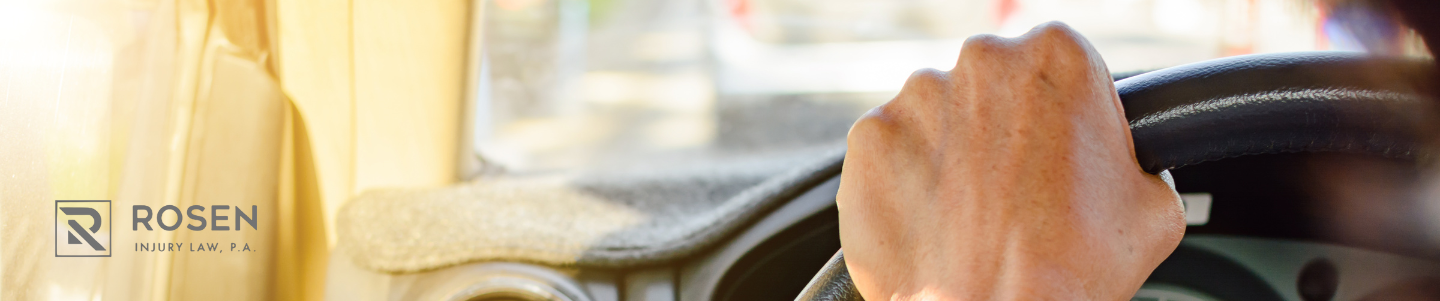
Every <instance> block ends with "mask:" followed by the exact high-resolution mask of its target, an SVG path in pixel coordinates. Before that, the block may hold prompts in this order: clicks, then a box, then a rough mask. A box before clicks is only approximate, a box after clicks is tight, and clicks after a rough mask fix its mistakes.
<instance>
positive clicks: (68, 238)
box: [55, 200, 114, 257]
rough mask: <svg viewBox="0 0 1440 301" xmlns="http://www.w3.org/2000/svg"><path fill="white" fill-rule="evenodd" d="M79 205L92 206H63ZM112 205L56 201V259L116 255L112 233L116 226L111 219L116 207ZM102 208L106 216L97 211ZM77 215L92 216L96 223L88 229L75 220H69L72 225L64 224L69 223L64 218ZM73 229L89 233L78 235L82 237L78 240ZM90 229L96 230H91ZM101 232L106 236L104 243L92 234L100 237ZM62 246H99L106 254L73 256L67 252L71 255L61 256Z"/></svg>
mask: <svg viewBox="0 0 1440 301" xmlns="http://www.w3.org/2000/svg"><path fill="white" fill-rule="evenodd" d="M77 203H90V204H91V205H92V206H90V207H85V206H69V207H66V206H63V205H66V204H77ZM99 203H104V205H99ZM111 205H112V204H111V202H110V200H56V201H55V257H110V256H111V255H112V254H114V248H113V247H112V245H113V244H112V243H111V242H112V238H113V236H112V235H111V233H112V232H113V231H114V227H113V225H114V220H113V219H111V217H113V215H114V207H112V206H111ZM101 206H103V208H105V213H104V214H100V212H98V211H97V210H95V209H96V208H100V207H101ZM67 208H69V209H72V210H65V209H67ZM77 215H78V216H85V215H91V216H92V220H94V222H92V223H91V225H89V226H88V227H87V226H85V225H81V224H80V223H77V222H75V221H74V220H69V222H70V223H65V222H63V221H67V220H66V219H62V217H64V216H77ZM101 219H103V220H101ZM62 224H65V225H62ZM73 227H81V229H80V230H81V231H87V232H84V233H78V234H80V237H78V238H77V237H76V236H75V235H76V233H72V232H74V229H73ZM102 227H103V230H104V231H99V230H102V229H101V228H102ZM90 228H94V229H95V230H90ZM62 230H64V231H62ZM101 232H103V235H104V241H103V243H102V242H100V241H97V240H96V238H95V237H94V236H92V235H91V234H97V235H99V234H102V233H101ZM61 244H83V245H87V246H91V247H93V246H97V245H98V246H101V247H102V248H103V249H104V250H103V251H105V254H103V255H101V254H73V252H65V253H69V254H61V253H62V252H61ZM95 251H97V252H98V251H101V250H95Z"/></svg>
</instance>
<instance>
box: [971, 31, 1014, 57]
mask: <svg viewBox="0 0 1440 301" xmlns="http://www.w3.org/2000/svg"><path fill="white" fill-rule="evenodd" d="M1008 44H1009V41H1008V39H1006V38H1002V37H1000V36H996V35H992V34H979V35H973V36H970V37H969V38H966V39H965V43H964V44H963V45H961V46H960V57H961V59H964V58H965V57H988V56H993V55H995V54H998V53H1000V52H1001V50H1004V49H1005V48H1007V47H1008Z"/></svg>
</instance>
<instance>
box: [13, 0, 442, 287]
mask: <svg viewBox="0 0 1440 301" xmlns="http://www.w3.org/2000/svg"><path fill="white" fill-rule="evenodd" d="M470 8H471V3H470V2H467V1H463V0H441V1H400V0H378V1H349V0H334V1H297V0H211V1H206V0H176V1H145V0H137V1H123V0H117V1H100V2H85V3H78V2H64V1H58V2H45V1H40V2H30V1H14V2H0V23H3V24H0V25H3V26H0V45H5V46H4V47H0V81H3V82H0V86H3V87H0V89H3V93H4V95H3V98H0V141H4V142H3V143H4V144H3V145H4V147H0V177H3V178H4V181H0V233H5V235H4V236H0V271H3V272H4V273H3V276H0V277H3V278H0V298H3V299H5V300H62V299H86V300H93V299H96V297H98V298H99V299H121V300H170V299H174V300H192V299H203V300H295V299H307V300H318V299H322V298H323V296H324V291H323V289H324V281H325V278H326V272H327V271H326V268H327V261H328V260H329V256H328V255H329V252H330V250H331V248H332V247H333V237H334V234H333V232H332V231H333V229H334V228H333V226H332V225H333V222H334V216H335V211H336V210H337V209H338V208H339V207H340V206H341V205H342V204H344V202H345V201H346V200H348V199H349V198H350V197H352V196H354V195H356V194H357V193H358V192H360V191H363V190H365V189H370V188H376V187H426V186H439V185H445V184H449V183H452V182H454V181H455V180H456V174H457V171H458V170H457V168H458V167H459V166H458V164H459V163H458V161H459V160H458V158H461V157H462V156H463V155H465V153H464V152H463V151H461V147H462V146H463V144H461V143H460V142H459V141H462V139H461V135H462V132H463V131H461V127H462V124H461V123H462V122H461V121H462V119H463V118H462V116H463V109H464V107H463V105H462V104H463V103H464V101H463V99H462V98H463V95H464V89H465V72H466V69H465V66H466V63H467V61H466V53H467V45H468V44H467V43H468V42H469V41H467V36H468V35H469V28H470V24H469V20H470V18H469V17H470V16H469V12H470ZM61 199H104V200H112V202H113V206H112V208H114V209H113V211H112V216H113V221H112V224H111V225H110V226H108V227H111V229H109V231H110V233H111V236H110V238H109V240H110V241H111V242H112V250H111V251H112V254H113V255H112V256H111V257H109V258H58V257H54V254H53V252H52V249H53V246H52V244H54V243H55V238H53V237H54V236H55V233H56V232H55V231H53V230H54V229H55V228H54V227H55V216H54V213H53V212H54V211H55V208H54V207H53V206H55V203H54V202H53V201H54V200H61ZM134 205H147V206H150V207H151V208H160V207H161V206H164V205H177V206H179V207H180V208H186V207H187V206H190V205H203V206H207V208H208V206H210V205H230V206H234V207H236V208H237V209H238V208H239V207H249V206H250V205H255V206H256V208H258V210H259V212H260V213H259V216H260V218H259V219H258V224H259V225H258V229H256V230H251V229H245V230H246V231H185V230H184V229H181V230H179V231H145V230H138V231H134V230H132V229H131V227H130V225H128V224H126V223H128V222H129V221H130V218H129V215H130V213H131V212H130V210H129V208H131V206H134ZM231 218H232V219H234V218H236V217H234V216H231ZM212 222H214V221H212ZM227 222H228V221H227ZM166 242H175V243H207V242H227V243H228V242H242V243H248V244H254V245H255V246H254V247H255V248H256V249H257V251H256V252H254V253H245V254H232V253H223V252H222V253H205V252H195V253H191V252H184V251H182V252H144V251H135V250H134V248H136V247H134V246H131V245H130V244H135V243H166ZM222 249H227V250H228V246H225V247H222Z"/></svg>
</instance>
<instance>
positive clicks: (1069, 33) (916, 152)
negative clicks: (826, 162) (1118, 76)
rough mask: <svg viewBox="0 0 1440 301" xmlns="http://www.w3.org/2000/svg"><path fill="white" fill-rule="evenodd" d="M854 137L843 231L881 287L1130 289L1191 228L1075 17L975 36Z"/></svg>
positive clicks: (854, 264) (875, 287)
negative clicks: (1151, 169)
mask: <svg viewBox="0 0 1440 301" xmlns="http://www.w3.org/2000/svg"><path fill="white" fill-rule="evenodd" d="M848 143H849V152H848V153H847V154H846V156H845V167H844V172H843V174H842V177H841V181H840V191H839V195H838V196H837V200H836V201H837V203H838V204H839V206H840V241H841V244H842V245H843V246H844V250H845V260H846V265H848V266H849V270H850V275H851V276H852V277H853V279H854V281H855V285H856V287H857V288H859V289H860V292H861V295H863V296H865V298H866V299H869V300H886V299H889V300H997V299H998V300H1056V299H1065V300H1127V299H1129V298H1130V297H1131V296H1133V295H1134V294H1135V291H1136V290H1137V289H1139V288H1140V285H1141V284H1142V283H1143V282H1144V281H1145V278H1146V277H1148V276H1149V275H1150V272H1151V271H1153V270H1154V269H1155V267H1156V266H1158V265H1159V264H1160V262H1161V261H1163V260H1164V259H1165V258H1166V257H1167V256H1169V255H1170V252H1172V251H1174V250H1175V247H1176V246H1177V245H1178V244H1179V242H1180V238H1181V236H1182V235H1184V231H1185V218H1184V212H1183V209H1182V206H1181V203H1180V198H1179V196H1178V195H1177V194H1176V193H1175V191H1174V189H1172V188H1171V187H1170V185H1168V184H1167V183H1166V181H1165V180H1162V179H1161V177H1159V176H1155V175H1151V174H1147V173H1145V172H1144V171H1141V169H1140V166H1139V164H1137V163H1136V161H1135V152H1134V147H1133V145H1132V142H1131V138H1130V128H1129V126H1128V125H1127V124H1126V121H1125V114H1124V111H1123V108H1122V107H1121V105H1120V98H1119V96H1118V95H1116V93H1115V86H1114V83H1113V82H1112V79H1111V78H1110V74H1109V71H1108V70H1106V68H1105V63H1104V62H1103V61H1102V60H1101V59H1100V56H1099V55H1098V54H1096V53H1095V49H1094V48H1092V47H1091V46H1090V44H1089V43H1088V42H1087V41H1085V39H1084V38H1083V37H1081V36H1080V34H1078V33H1076V32H1075V31H1074V30H1071V29H1070V28H1069V27H1067V26H1066V25H1064V24H1062V23H1058V22H1052V23H1046V24H1042V25H1040V26H1038V27H1036V28H1034V29H1032V30H1031V31H1030V32H1029V33H1026V34H1025V35H1023V36H1020V37H1017V38H1013V39H1007V38H1000V37H996V36H991V35H981V36H975V37H971V38H970V39H969V40H966V41H965V45H964V47H963V49H961V50H960V59H959V62H958V63H956V65H955V68H954V69H951V70H950V71H948V72H943V71H938V70H934V69H925V70H920V71H916V72H915V73H914V74H912V75H911V76H910V79H909V80H908V81H906V83H905V86H904V88H902V90H901V92H900V93H899V95H897V96H896V97H895V99H893V100H891V101H890V102H887V103H885V104H884V105H881V106H879V107H876V108H874V109H872V110H870V112H868V113H866V114H865V115H864V116H863V117H861V118H860V120H859V121H856V122H855V125H854V127H852V128H851V129H850V134H849V141H848Z"/></svg>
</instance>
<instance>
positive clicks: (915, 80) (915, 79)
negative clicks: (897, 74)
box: [900, 68, 950, 92]
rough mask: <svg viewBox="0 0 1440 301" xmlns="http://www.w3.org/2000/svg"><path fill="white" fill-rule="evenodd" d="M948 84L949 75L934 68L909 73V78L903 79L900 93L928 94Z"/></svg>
mask: <svg viewBox="0 0 1440 301" xmlns="http://www.w3.org/2000/svg"><path fill="white" fill-rule="evenodd" d="M949 82H950V74H949V73H946V72H945V71H940V70H936V69H934V68H924V69H920V70H915V72H911V73H910V78H907V79H905V86H904V87H901V88H900V90H901V91H902V92H904V91H909V92H928V91H935V90H937V89H943V88H944V87H946V86H948V85H949Z"/></svg>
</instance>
